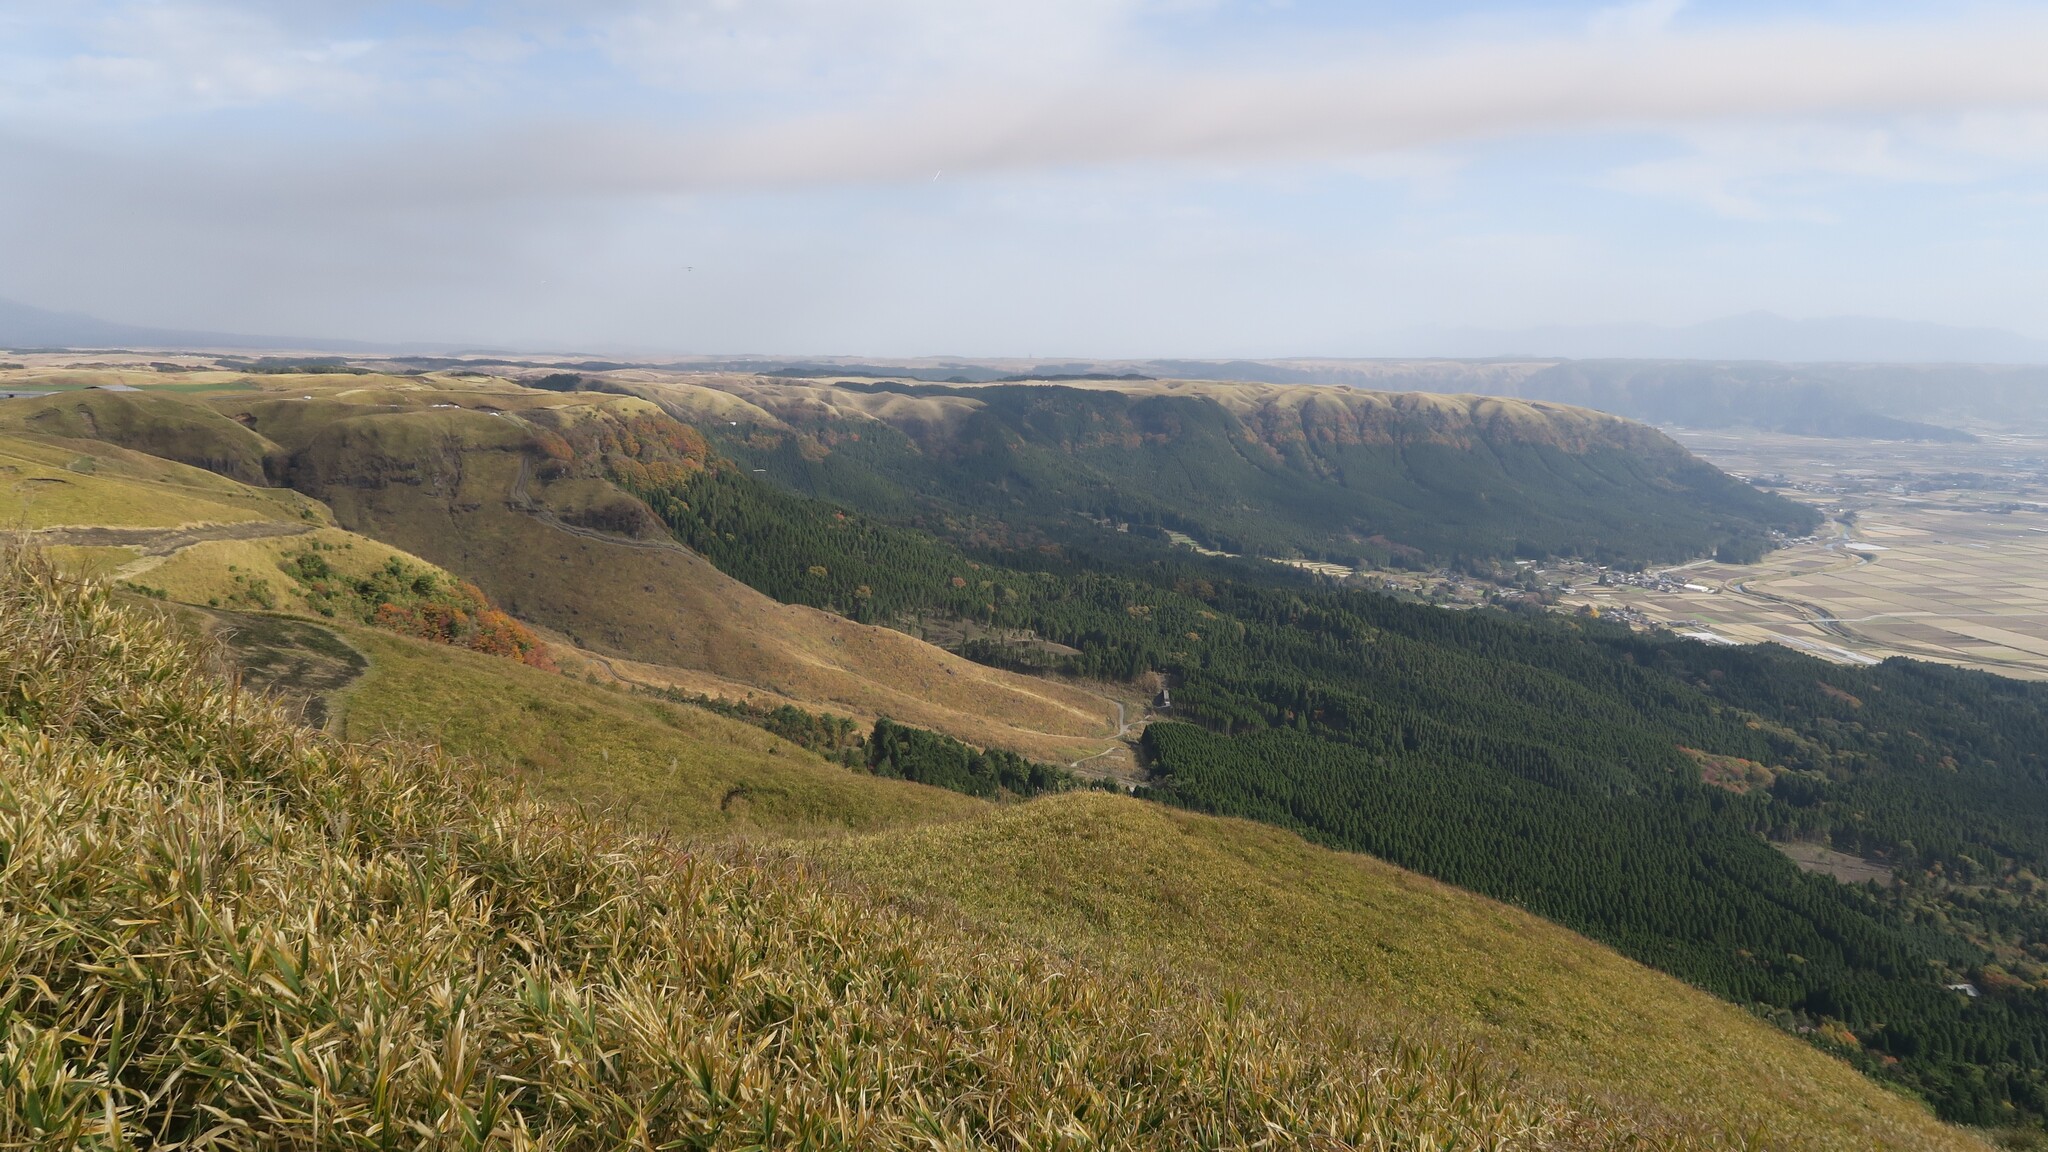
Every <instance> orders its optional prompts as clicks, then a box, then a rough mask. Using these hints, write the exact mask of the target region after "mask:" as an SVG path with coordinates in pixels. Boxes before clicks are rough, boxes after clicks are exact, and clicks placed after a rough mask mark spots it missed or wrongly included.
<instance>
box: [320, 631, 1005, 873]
mask: <svg viewBox="0 0 2048 1152" xmlns="http://www.w3.org/2000/svg"><path fill="white" fill-rule="evenodd" d="M347 638H348V642H349V643H350V644H352V645H354V646H355V647H356V648H358V649H359V650H361V651H362V653H363V654H364V656H365V657H367V659H368V668H367V670H366V671H365V672H364V673H363V676H362V678H361V679H360V680H358V681H356V682H355V683H354V684H353V685H351V686H350V687H349V688H348V689H346V691H345V692H344V693H342V695H341V696H340V699H339V700H338V702H337V704H336V706H335V707H336V710H337V712H338V713H339V715H340V730H341V732H342V733H343V734H345V735H346V736H347V737H348V738H350V739H353V740H376V739H380V738H383V737H385V736H387V735H389V736H398V737H402V738H407V739H413V740H429V741H433V742H434V743H437V744H439V745H440V746H441V747H442V748H443V749H445V750H446V751H448V752H449V753H451V754H454V755H459V756H463V757H466V758H469V759H471V760H473V761H475V762H477V763H479V764H483V765H486V766H488V767H491V768H496V769H500V770H505V771H510V772H513V773H515V774H517V775H518V777H519V778H520V780H521V781H522V782H523V783H524V784H525V786H526V788H527V790H528V791H529V792H530V793H531V794H533V795H535V796H537V797H543V798H549V799H557V800H564V801H571V802H574V803H576V804H579V805H583V806H585V807H588V808H590V809H591V810H593V811H596V812H601V813H605V814H609V815H613V816H616V817H618V818H620V819H628V820H631V821H632V822H633V823H635V824H637V825H641V826H644V827H648V828H657V829H660V830H663V831H667V832H674V833H678V834H682V835H686V836H703V835H707V834H712V833H722V832H727V831H733V832H738V831H755V832H760V833H767V834H779V835H788V834H818V833H829V832H846V831H865V830H872V829H877V828H886V827H890V826H892V825H897V824H905V823H918V822H923V821H929V820H946V819H955V818H958V817H961V816H966V815H971V814H973V813H975V812H978V811H980V810H981V809H982V808H983V807H984V805H983V803H982V802H980V801H977V800H973V799H970V798H968V797H966V796H962V795H960V794H958V793H957V792H949V791H946V790H944V789H940V788H928V787H925V786H922V785H918V784H911V783H907V782H905V781H901V780H890V779H884V778H881V777H876V776H871V775H867V774H864V773H860V772H854V771H850V770H848V769H847V768H846V767H844V766H842V765H840V764H836V763H833V762H830V761H827V760H825V759H824V758H822V757H820V756H818V755H817V754H816V753H813V752H809V751H806V750H804V749H803V748H800V747H798V746H797V745H795V744H792V743H790V742H789V741H786V740H781V739H778V738H776V737H774V736H771V735H769V734H768V733H766V732H763V731H762V730H760V729H759V728H756V727H753V726H751V725H748V724H743V723H740V722H739V721H737V720H729V719H726V718H724V717H721V716H717V715H714V714H712V713H710V712H707V711H705V710H703V709H701V708H692V707H689V706H687V705H681V704H672V703H668V702H666V701H662V700H658V699H654V698H650V697H645V696H633V695H628V694H626V693H622V692H620V691H617V690H615V689H606V688H599V687H595V686H592V685H588V684H584V683H581V682H579V681H577V680H575V679H572V678H569V677H565V676H559V675H550V674H548V673H545V672H537V671H534V670H532V669H529V668H523V667H520V666H518V665H517V664H515V663H513V662H511V661H509V660H499V659H493V658H491V657H488V656H479V655H476V654H473V653H469V652H462V651H457V650H453V649H450V648H446V647H442V646H439V645H430V644H425V643H421V642H419V641H416V640H411V639H408V638H405V637H401V636H391V635H386V634H382V633H377V632H372V631H370V630H368V629H354V630H351V631H349V632H348V633H347Z"/></svg>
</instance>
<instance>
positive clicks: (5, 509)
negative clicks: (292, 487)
mask: <svg viewBox="0 0 2048 1152" xmlns="http://www.w3.org/2000/svg"><path fill="white" fill-rule="evenodd" d="M20 403H26V401H20V400H0V413H4V412H5V411H6V409H7V407H8V405H11V404H20ZM258 521H276V522H283V523H297V524H300V525H303V524H304V523H308V522H317V521H318V512H317V511H316V510H315V505H314V502H313V501H310V500H307V499H305V498H304V497H302V496H300V495H298V494H297V493H295V492H283V491H275V490H265V489H260V488H251V487H249V486H248V485H245V484H240V483H237V482H235V481H233V480H230V479H227V478H226V477H223V476H216V475H214V474H213V473H211V472H207V471H205V470H203V469H200V468H195V467H192V466H190V465H187V464H179V463H176V462H174V461H170V460H165V459H162V458H159V457H156V456H151V455H148V454H146V453H143V452H136V451H131V450H129V449H126V448H122V447H120V446H118V445H115V444H110V443H107V442H104V441H98V440H74V439H71V438H68V437H57V436H43V435H35V434H0V524H4V525H6V526H7V527H9V528H17V527H20V528H31V529H44V528H54V527H60V526H65V525H74V526H103V525H114V526H121V527H136V528H173V527H177V526H180V525H189V524H246V523H253V522H258Z"/></svg>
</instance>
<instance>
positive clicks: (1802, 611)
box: [1566, 433, 2048, 678]
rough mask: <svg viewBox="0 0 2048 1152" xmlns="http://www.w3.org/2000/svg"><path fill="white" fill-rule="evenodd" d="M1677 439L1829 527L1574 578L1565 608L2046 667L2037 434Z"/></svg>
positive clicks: (1867, 649)
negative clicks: (1641, 571) (1728, 552)
mask: <svg viewBox="0 0 2048 1152" xmlns="http://www.w3.org/2000/svg"><path fill="white" fill-rule="evenodd" d="M1677 435H1678V437H1679V439H1681V440H1682V441H1683V442H1684V443H1685V444H1686V446H1687V447H1689V448H1691V449H1692V450H1693V451H1694V452H1696V453H1698V454H1700V455H1701V456H1703V457H1705V458H1707V459H1709V460H1711V461H1713V462H1714V463H1715V464H1717V465H1719V466H1721V467H1722V468H1724V469H1726V470H1728V471H1730V472H1732V473H1735V474H1736V475H1739V476H1743V477H1745V478H1748V479H1751V480H1753V481H1756V482H1758V483H1761V484H1766V485H1768V486H1770V487H1773V488H1776V489H1777V490H1779V491H1781V492H1783V493H1785V494H1786V495H1788V496H1792V497H1794V498H1798V499H1804V500H1807V501H1809V502H1811V503H1814V504H1815V505H1817V506H1818V507H1820V508H1821V509H1822V510H1823V511H1824V512H1826V513H1827V514H1828V515H1829V516H1830V518H1831V519H1830V522H1829V524H1828V525H1827V527H1826V528H1824V529H1823V530H1822V532H1821V533H1819V534H1817V535H1816V536H1814V537H1811V538H1808V539H1805V540H1800V541H1795V542H1793V543H1792V545H1791V546H1789V547H1787V548H1784V549H1781V550H1779V551H1776V552H1773V553H1771V554H1770V555H1769V556H1767V557H1765V559H1764V560H1763V562H1762V563H1760V564H1754V565H1728V564H1715V563H1698V564H1693V565H1688V566H1685V567H1683V568H1680V569H1672V570H1667V571H1666V572H1664V573H1660V574H1659V575H1662V576H1664V577H1665V578H1664V579H1662V580H1652V581H1645V582H1644V584H1646V585H1648V586H1637V585H1634V584H1621V583H1618V582H1617V583H1613V584H1610V585H1605V586H1603V585H1599V584H1595V583H1591V582H1581V583H1580V584H1579V585H1577V586H1576V587H1575V589H1574V592H1573V594H1572V595H1570V596H1568V597H1566V601H1567V602H1568V603H1574V604H1580V605H1589V606H1593V607H1597V608H1599V609H1600V610H1601V611H1602V612H1603V613H1608V612H1614V611H1616V610H1621V611H1624V612H1632V613H1637V614H1640V615H1641V616H1642V617H1644V618H1647V619H1648V620H1649V621H1651V622H1654V623H1657V624H1662V625H1665V626H1667V627H1670V628H1673V629H1674V630H1677V631H1680V632H1685V633H1688V634H1692V635H1695V636H1697V637H1698V638H1700V639H1703V640H1710V641H1711V640H1722V641H1726V642H1732V643H1755V642H1760V641H1772V642H1776V643H1781V644H1787V645H1790V646H1792V647H1795V648H1799V649H1801V650H1803V651H1807V652H1811V653H1813V654H1814V655H1817V656H1822V657H1825V658H1827V659H1831V660H1835V661H1838V662H1844V663H1875V662H1877V661H1879V660H1882V659H1884V658H1885V657H1888V656H1914V657H1919V658H1922V659H1928V660H1939V661H1943V662H1946V663H1951V664H1961V665H1966V666H1970V667H1976V668H1983V669H1987V670H1990V671H1995V672H2000V673H2003V674H2005V675H2010V676H2021V677H2028V678H2048V441H2042V440H2035V439H2028V438H2020V437H1998V438H1987V439H1986V440H1984V441H1982V442H1979V443H1975V444H1963V445H1953V444H1916V443H1903V442H1892V441H1869V440H1819V439H1810V438H1804V437H1792V436H1774V435H1763V434H1754V433H1746V434H1733V433H1678V434H1677Z"/></svg>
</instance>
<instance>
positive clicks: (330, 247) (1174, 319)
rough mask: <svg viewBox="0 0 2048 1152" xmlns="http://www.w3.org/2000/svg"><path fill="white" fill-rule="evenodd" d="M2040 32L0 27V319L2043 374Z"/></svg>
mask: <svg viewBox="0 0 2048 1152" xmlns="http://www.w3.org/2000/svg"><path fill="white" fill-rule="evenodd" d="M2044 177H2048V6H2043V5H2039V4H2035V5H2026V6H2022V5H1971V4H1967V3H1940V4H1935V3H1926V4H1912V3H1878V2H1869V3H1864V2H1856V0H1832V2H1830V0H1817V2H1809V3H1792V2H1783V3H1764V2H1753V3H1752V2H1728V3H1715V2H1711V0H1695V2H1693V3H1684V2H1683V0H1650V2H1648V3H1640V4H1632V5H1625V6H1621V7H1601V6H1596V5H1585V4H1568V3H1555V4H1546V3H1518V4H1504V3H1460V2H1455V0H1449V2H1437V3H1430V4H1419V3H1392V2H1384V3H1383V2H1378V0H1353V2H1349V3H1336V2H1322V0H1295V2H1291V3H1289V2H1285V0H671V2H658V0H579V2H575V3H568V2H559V3H558V2H551V0H501V2H498V3H483V2H475V3H465V2H460V0H444V2H440V3H431V2H416V3H407V4H380V3H356V2H350V0H292V2H290V3H286V2H282V0H280V2H276V3H267V4H266V3H253V2H248V3H242V2H236V0H215V2H195V0H104V2H99V0H57V2H51V0H0V296H5V297H9V298H13V299H16V300H19V301H22V302H24V303H30V304H36V305H40V306H43V307H53V308H63V309H70V310H80V311H89V312H92V313H95V314H99V315H102V316H105V317H107V318H110V319H118V320H124V321H128V322H133V323H145V324H156V325H169V326H179V327H204V328H212V329H226V330H234V331H245V332H264V333H305V334H317V335H326V336H340V337H355V338H360V339H393V340H397V339H410V340H449V341H477V342H488V343H498V344H503V345H513V346H523V347H536V346H552V347H580V348H587V349H592V350H603V349H614V350H628V349H638V350H665V351H699V352H746V351H756V352H782V353H827V352H843V353H853V354H875V355H915V354H929V353H948V352H952V353H968V354H987V355H1009V354H1016V355H1039V356H1052V355H1058V354H1071V355H1095V356H1116V355H1190V356H1193V355H1285V354H1299V355H1347V354H1395V353H1402V352H1409V351H1415V350H1417V348H1418V340H1419V338H1418V337H1417V336H1416V335H1415V332H1416V330H1417V329H1419V328H1425V327H1427V326H1432V325H1435V326H1443V327H1459V326H1481V327H1522V326H1528V325H1536V324H1547V323H1597V322H1606V321H1619V320H1648V321H1656V322H1662V323H1688V322H1693V321H1698V320H1704V319H1708V318H1712V317H1715V316H1720V315H1724V314H1728V313H1733V312H1740V311H1747V310H1750V309H1756V308H1767V309H1773V310H1776V311H1780V312H1784V313H1786V314H1790V315H1795V316H1823V315H1836V314H1869V315H1886V316H1898V317H1906V318H1912V319H1922V320H1936V321H1942V322H1946V323H1956V324H1982V325H1993V326H2000V327H2008V328H2012V329H2015V330H2018V331H2021V332H2023V333H2026V334H2028V335H2032V336H2040V337H2048V316H2044V315H2043V313H2042V303H2043V301H2044V300H2048V227H2044V220H2048V179H2044Z"/></svg>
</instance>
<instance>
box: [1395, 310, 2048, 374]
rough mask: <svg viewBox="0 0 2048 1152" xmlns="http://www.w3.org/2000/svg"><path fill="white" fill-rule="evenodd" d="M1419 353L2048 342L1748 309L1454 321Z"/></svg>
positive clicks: (1802, 349) (1838, 352)
mask: <svg viewBox="0 0 2048 1152" xmlns="http://www.w3.org/2000/svg"><path fill="white" fill-rule="evenodd" d="M1410 339H1411V342H1412V344H1413V346H1414V348H1415V350H1416V351H1417V352H1420V353H1425V354H1429V355H1438V356H1455V357H1461V358H1473V357H1479V358H1485V357H1499V356H1543V357H1557V358H1561V359H1571V360H1603V359H1631V360H1648V359H1654V360H1776V361H1780V362H1785V363H1818V362H1833V363H1858V364H1871V363H1883V364H2048V340H2034V339H2030V338H2028V337H2025V336H2021V335H2019V334H2018V333H2016V332H2007V331H2005V330H2003V329H1999V328H1958V327H1952V326H1950V325H1946V324H1930V323H1926V322H1923V321H1915V320H1887V319H1882V318H1879V317H1873V316H1832V317H1825V318H1819V319H1813V320H1794V319H1791V318H1789V317H1785V316H1779V315H1777V314H1776V313H1772V312H1747V313H1744V314H1743V315H1740V316H1728V317H1724V318H1722V319H1719V320H1709V321H1707V322H1706V323H1704V324H1691V325H1685V326H1681V327H1665V326H1662V325H1657V324H1590V325H1550V326H1547V327H1541V328H1526V329H1519V330H1489V329H1479V328H1456V329H1447V330H1431V331H1426V332H1422V333H1418V334H1416V335H1414V336H1413V337H1411V338H1410Z"/></svg>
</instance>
